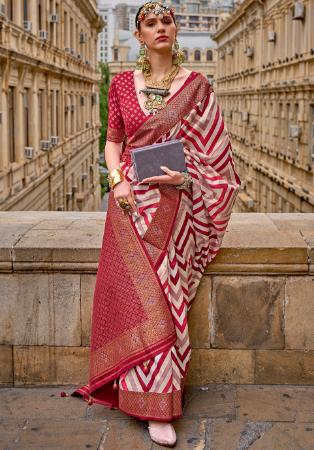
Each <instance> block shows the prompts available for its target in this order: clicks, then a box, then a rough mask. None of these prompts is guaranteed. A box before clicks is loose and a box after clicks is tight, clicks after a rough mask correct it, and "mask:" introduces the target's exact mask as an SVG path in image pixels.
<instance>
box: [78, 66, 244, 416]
mask: <svg viewBox="0 0 314 450" xmlns="http://www.w3.org/2000/svg"><path fill="white" fill-rule="evenodd" d="M107 139H108V140H110V141H114V142H122V141H123V140H124V139H126V145H125V146H124V151H123V153H122V157H121V163H120V167H121V169H122V170H123V172H124V175H125V177H126V178H127V180H128V181H129V182H130V183H131V186H132V189H133V192H134V195H135V200H136V203H137V207H138V213H134V214H132V215H129V216H128V215H127V216H125V215H124V214H123V212H122V211H121V210H120V209H119V208H118V207H117V206H116V204H115V201H114V197H113V192H110V194H109V202H108V212H107V218H106V223H105V229H104V235H103V242H102V249H101V253H100V257H99V265H98V271H97V276H96V286H95V292H94V302H93V312H92V332H91V347H90V377H89V383H88V384H86V385H85V386H82V387H81V388H79V389H77V390H75V391H74V392H73V393H72V395H74V396H75V395H79V396H83V398H84V399H86V400H90V401H94V402H96V403H101V404H103V405H106V406H110V407H118V408H120V409H121V410H122V411H124V412H125V413H127V414H129V415H132V416H135V417H138V418H140V419H144V420H160V421H171V420H172V419H174V418H177V417H180V416H181V415H182V402H181V400H182V389H183V387H184V382H185V378H186V374H187V370H188V365H189V359H190V355H191V348H190V343H189V333H188V325H187V314H188V311H189V309H190V307H191V303H192V301H193V299H194V297H195V293H196V290H197V287H198V285H199V282H200V279H201V276H202V274H203V272H204V269H205V267H206V266H207V264H208V263H209V262H210V261H211V260H212V259H213V258H214V257H215V255H216V254H217V252H218V251H219V248H220V246H221V242H222V238H223V235H224V233H225V230H226V227H227V225H228V221H229V218H230V214H231V210H232V207H233V204H234V201H235V198H236V195H237V192H238V187H239V184H240V180H239V177H238V175H237V173H236V171H235V168H234V163H233V159H232V150H231V146H230V141H229V137H228V133H227V131H226V129H225V126H224V122H223V120H222V117H221V114H220V110H219V107H218V105H217V102H216V97H215V94H214V92H213V90H212V88H211V86H210V85H209V83H208V82H207V80H206V79H205V77H203V76H202V75H201V74H199V73H197V72H192V73H191V74H190V76H189V77H188V79H187V80H186V81H185V83H184V85H183V86H182V87H181V88H180V89H179V90H178V91H177V92H176V93H175V94H174V95H173V96H172V97H171V98H170V99H169V100H168V101H167V107H166V108H165V109H163V110H161V111H160V112H158V113H157V114H156V115H155V116H146V115H145V114H144V112H143V111H142V110H141V107H140V105H139V103H138V100H137V97H136V92H135V87H134V80H133V71H126V72H122V73H120V74H118V75H116V76H115V77H114V78H113V80H112V82H111V85H110V90H109V127H108V134H107ZM170 139H181V140H182V142H183V144H184V148H185V155H186V163H187V168H188V171H189V173H190V174H191V176H192V177H193V185H192V187H191V188H190V189H188V190H178V189H176V188H175V187H174V186H170V185H158V184H150V185H148V184H146V185H138V183H137V182H136V180H135V179H134V171H133V167H132V164H131V158H130V152H131V151H132V149H133V148H136V147H140V146H144V145H149V144H153V143H156V142H162V141H165V140H170ZM143 363H146V365H147V366H148V369H146V370H145V368H144V364H143ZM114 380H117V387H118V389H116V390H114V389H113V381H114Z"/></svg>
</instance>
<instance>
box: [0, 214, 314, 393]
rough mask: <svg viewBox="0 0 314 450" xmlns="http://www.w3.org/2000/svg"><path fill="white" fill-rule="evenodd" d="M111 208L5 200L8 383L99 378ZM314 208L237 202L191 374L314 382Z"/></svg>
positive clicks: (1, 320)
mask: <svg viewBox="0 0 314 450" xmlns="http://www.w3.org/2000/svg"><path fill="white" fill-rule="evenodd" d="M105 218H106V214H105V213H103V212H86V213H83V212H46V211H42V212H41V211H38V212H37V211H23V212H14V211H12V212H11V211H7V212H0V383H1V384H5V385H17V386H18V385H31V384H49V385H51V384H67V383H69V384H73V383H74V384H75V383H78V384H79V383H84V382H86V381H87V378H88V362H89V343H90V322H91V308H92V301H93V291H94V285H95V279H96V271H97V265H98V257H99V253H100V248H101V244H102V236H103V229H104V223H105ZM313 261H314V214H296V213H295V214H288V213H287V214H264V213H242V214H241V213H233V214H232V217H231V221H230V223H229V226H228V229H227V231H226V234H225V237H224V241H223V245H222V248H221V251H220V252H219V254H218V255H217V256H216V258H215V259H214V260H213V262H212V263H211V264H210V265H209V266H208V267H207V270H206V272H205V275H204V277H203V279H202V281H201V284H200V286H199V289H198V292H197V296H196V299H195V300H194V302H193V305H192V307H191V310H190V312H189V332H190V337H191V345H192V358H191V363H190V369H189V375H188V380H187V382H188V384H205V383H247V384H255V383H256V384H285V383H288V384H313V382H314V328H313V315H314V301H313V292H314V289H313V288H314V276H313V272H314V262H313Z"/></svg>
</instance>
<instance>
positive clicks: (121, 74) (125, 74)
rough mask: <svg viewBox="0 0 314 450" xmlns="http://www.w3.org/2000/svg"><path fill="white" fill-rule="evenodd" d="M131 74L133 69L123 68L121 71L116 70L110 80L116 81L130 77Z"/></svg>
mask: <svg viewBox="0 0 314 450" xmlns="http://www.w3.org/2000/svg"><path fill="white" fill-rule="evenodd" d="M132 74H133V70H123V72H118V73H116V74H114V75H113V77H112V79H111V82H115V83H116V82H118V81H122V80H125V79H126V78H128V77H130V76H131V75H132Z"/></svg>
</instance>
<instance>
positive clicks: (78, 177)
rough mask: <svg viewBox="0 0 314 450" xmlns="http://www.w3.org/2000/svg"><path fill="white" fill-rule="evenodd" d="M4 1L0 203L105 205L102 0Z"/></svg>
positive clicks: (1, 206)
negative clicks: (100, 51)
mask: <svg viewBox="0 0 314 450" xmlns="http://www.w3.org/2000/svg"><path fill="white" fill-rule="evenodd" d="M34 6H35V2H33V1H28V0H24V1H23V2H22V1H13V2H12V1H5V2H4V1H2V2H1V10H0V11H1V14H0V61H1V71H0V82H1V86H2V90H1V93H0V141H1V151H0V210H60V211H62V210H65V211H67V210H89V211H93V210H99V209H100V201H101V195H100V185H99V174H98V164H97V158H98V155H99V101H98V81H99V73H98V70H97V35H98V32H99V31H100V29H101V28H102V26H103V23H102V21H101V19H100V17H99V16H98V13H97V5H96V1H95V0H64V1H61V0H53V1H48V0H40V1H37V2H36V7H34Z"/></svg>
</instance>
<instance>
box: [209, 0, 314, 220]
mask: <svg viewBox="0 0 314 450" xmlns="http://www.w3.org/2000/svg"><path fill="white" fill-rule="evenodd" d="M214 39H215V40H216V41H217V44H218V49H217V50H218V65H217V78H216V82H217V84H216V89H215V90H216V93H217V94H218V96H219V103H220V106H221V109H222V111H223V114H224V118H225V121H226V124H227V127H228V129H229V132H230V135H231V138H232V142H233V151H234V157H235V159H236V161H237V167H238V168H239V172H240V177H241V179H242V181H243V186H242V188H243V190H242V192H241V193H240V194H239V200H240V202H239V203H240V205H241V208H240V209H241V210H242V211H258V212H313V210H314V177H313V168H314V0H303V1H294V0H285V1H283V0H264V1H263V2H261V1H258V0H244V1H243V2H242V3H241V4H239V5H238V6H237V9H236V10H235V11H234V13H233V14H232V16H231V17H230V18H229V19H228V20H227V21H226V22H225V23H224V24H223V26H222V27H221V28H220V29H219V31H218V32H217V33H216V35H215V36H214ZM239 203H238V204H239Z"/></svg>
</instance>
